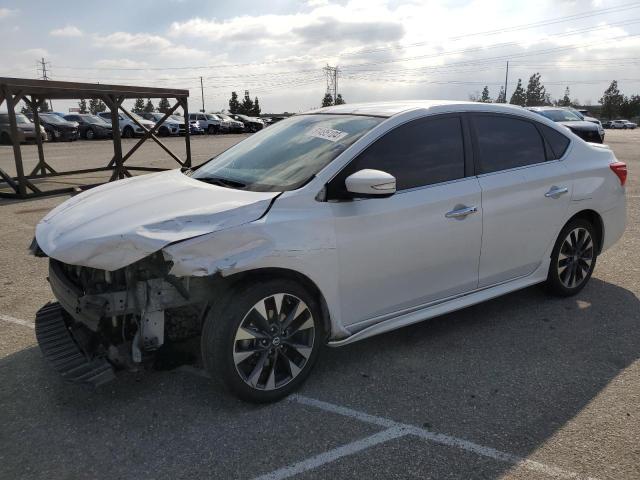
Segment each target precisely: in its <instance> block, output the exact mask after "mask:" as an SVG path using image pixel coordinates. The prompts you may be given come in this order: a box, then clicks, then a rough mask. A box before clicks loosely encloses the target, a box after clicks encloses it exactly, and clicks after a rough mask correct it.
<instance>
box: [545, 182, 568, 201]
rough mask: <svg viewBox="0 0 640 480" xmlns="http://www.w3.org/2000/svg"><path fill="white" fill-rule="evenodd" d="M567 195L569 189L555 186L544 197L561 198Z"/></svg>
mask: <svg viewBox="0 0 640 480" xmlns="http://www.w3.org/2000/svg"><path fill="white" fill-rule="evenodd" d="M565 193H569V189H568V188H567V187H556V186H555V185H554V186H553V187H551V188H550V189H549V191H548V192H547V193H545V194H544V196H545V197H547V198H559V197H560V195H564V194H565Z"/></svg>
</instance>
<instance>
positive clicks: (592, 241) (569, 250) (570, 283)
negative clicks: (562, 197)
mask: <svg viewBox="0 0 640 480" xmlns="http://www.w3.org/2000/svg"><path fill="white" fill-rule="evenodd" d="M597 241H598V239H597V236H596V234H595V230H594V228H593V225H592V224H591V223H589V222H587V221H586V220H582V219H576V220H572V221H571V222H569V223H568V224H567V225H565V227H564V228H563V229H562V231H561V232H560V235H559V236H558V239H557V240H556V244H555V246H554V247H553V252H552V253H551V265H549V273H548V275H547V287H548V289H549V291H550V292H551V293H552V294H554V295H558V296H561V297H569V296H571V295H575V294H577V293H578V292H579V291H580V290H582V289H583V288H584V286H585V285H586V284H587V282H588V281H589V278H591V274H592V273H593V269H594V268H595V266H596V258H597V251H598V250H597Z"/></svg>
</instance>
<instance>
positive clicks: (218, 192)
mask: <svg viewBox="0 0 640 480" xmlns="http://www.w3.org/2000/svg"><path fill="white" fill-rule="evenodd" d="M626 175H627V170H626V165H625V164H624V163H622V162H619V161H618V160H617V159H616V157H615V155H614V154H613V152H612V151H611V150H610V149H609V148H608V147H607V146H604V145H596V144H590V143H586V142H584V141H583V140H582V139H581V138H579V137H577V136H576V135H574V134H573V133H571V132H570V131H569V130H567V129H566V128H564V127H562V126H560V125H558V124H556V123H554V122H552V121H551V120H549V119H547V118H545V117H543V116H541V115H538V114H536V113H533V112H530V111H528V110H525V109H523V108H520V107H514V106H508V105H500V104H485V103H470V102H448V101H432V102H430V101H415V102H389V103H374V104H350V105H340V106H334V107H328V108H323V109H319V110H315V111H312V112H309V113H307V114H301V115H296V116H293V117H291V118H288V119H286V120H282V121H281V122H279V123H276V124H274V125H273V126H271V127H269V128H268V129H265V130H262V131H260V132H258V133H256V134H255V135H253V136H251V137H249V138H247V139H246V140H244V141H242V142H240V143H238V144H237V145H235V146H233V147H231V148H230V149H228V150H226V151H225V152H223V153H221V154H220V155H218V156H216V157H214V158H212V159H211V160H210V161H209V162H207V163H205V164H203V165H202V166H200V167H199V168H197V169H196V170H195V171H190V170H172V171H168V172H160V173H154V174H149V175H141V176H136V177H133V178H129V179H125V180H121V181H117V182H113V183H109V184H106V185H102V186H100V187H96V188H94V189H91V190H87V191H85V192H82V193H80V194H78V195H76V196H74V197H73V198H71V199H69V200H67V201H66V202H65V203H63V204H61V205H60V206H58V207H57V208H55V209H54V210H53V211H51V212H50V213H49V214H48V215H47V216H46V217H45V218H44V219H43V220H42V221H41V222H40V223H39V224H38V226H37V228H36V237H35V241H34V243H33V244H32V251H34V252H35V253H36V254H37V255H41V256H48V257H50V261H49V266H50V268H49V283H50V285H51V288H52V290H53V293H54V295H55V296H56V297H57V299H58V301H59V303H54V304H48V305H46V306H45V307H43V308H42V309H41V310H40V311H39V312H38V314H37V317H36V335H37V337H38V341H39V344H40V347H41V349H42V350H43V352H44V354H45V356H46V357H47V358H49V359H50V360H51V362H52V363H53V365H54V366H55V367H56V368H57V369H58V370H59V371H60V372H61V373H62V375H63V376H64V377H65V378H66V379H68V380H71V381H77V382H88V383H94V384H98V383H103V382H104V381H106V380H109V379H111V378H113V376H114V370H115V368H135V367H136V366H138V367H139V366H140V365H151V364H153V360H154V355H155V352H157V350H158V349H159V348H160V347H161V346H162V345H163V344H164V343H165V341H167V342H175V341H180V340H181V339H185V338H192V337H197V336H200V344H199V345H200V350H201V352H200V353H201V354H202V360H203V363H204V366H205V368H206V369H207V370H208V371H209V372H210V374H211V375H213V376H214V377H216V378H217V379H219V380H221V382H222V384H223V385H225V386H226V387H227V388H229V389H230V390H231V391H233V392H234V393H235V394H236V395H238V396H239V397H241V398H243V399H245V400H249V401H255V402H268V401H275V400H277V399H280V398H282V397H283V396H285V395H287V394H289V393H291V392H292V391H293V390H295V389H296V388H297V387H299V386H300V385H301V384H302V382H303V381H304V380H305V379H306V378H307V376H308V375H309V373H310V371H311V368H312V366H313V364H314V363H315V361H316V359H317V357H318V353H319V351H320V349H321V347H322V345H323V344H327V343H328V344H329V345H330V346H335V347H338V346H342V345H347V344H350V343H352V342H356V341H358V340H362V339H364V338H367V337H370V336H372V335H378V334H381V333H384V332H387V331H390V330H393V329H396V328H400V327H403V326H406V325H409V324H412V323H416V322H420V321H423V320H426V319H428V318H432V317H435V316H438V315H442V314H445V313H448V312H452V311H455V310H458V309H461V308H464V307H467V306H469V305H473V304H477V303H480V302H483V301H485V300H489V299H491V298H495V297H498V296H501V295H504V294H507V293H509V292H513V291H515V290H519V289H521V288H524V287H528V286H530V285H534V284H538V283H544V284H546V286H547V288H548V289H549V291H550V292H551V293H553V294H555V295H558V296H561V297H566V296H570V295H575V294H576V293H578V292H579V291H580V290H581V289H582V288H583V287H584V286H585V285H586V283H587V282H588V281H589V278H590V277H591V274H592V272H593V270H594V268H595V265H596V260H597V257H598V255H599V254H600V253H601V252H603V251H605V250H606V249H608V248H610V247H611V246H612V245H613V244H614V243H615V242H616V241H617V240H618V239H619V238H620V237H621V235H622V233H623V231H624V229H625V217H626V203H625V187H624V184H625V181H626ZM621 268H624V266H623V267H621ZM593 288H599V286H598V285H596V286H594V287H593ZM72 336H73V338H72ZM388 354H389V355H393V353H392V352H388ZM399 354H401V352H399ZM61 359H62V360H64V362H63V361H62V360H61ZM379 374H380V375H385V372H380V373H379Z"/></svg>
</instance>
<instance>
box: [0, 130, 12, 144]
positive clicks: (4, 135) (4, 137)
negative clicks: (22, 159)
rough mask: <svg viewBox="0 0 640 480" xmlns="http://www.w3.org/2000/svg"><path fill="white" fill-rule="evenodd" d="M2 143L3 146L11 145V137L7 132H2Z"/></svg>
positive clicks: (0, 137)
mask: <svg viewBox="0 0 640 480" xmlns="http://www.w3.org/2000/svg"><path fill="white" fill-rule="evenodd" d="M0 143H1V144H2V145H11V137H10V136H9V134H8V133H7V132H2V135H0Z"/></svg>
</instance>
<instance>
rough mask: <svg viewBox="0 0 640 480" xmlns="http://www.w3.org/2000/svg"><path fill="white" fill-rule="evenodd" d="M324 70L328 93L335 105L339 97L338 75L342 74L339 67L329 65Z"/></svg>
mask: <svg viewBox="0 0 640 480" xmlns="http://www.w3.org/2000/svg"><path fill="white" fill-rule="evenodd" d="M322 70H324V73H325V76H326V79H327V93H328V94H330V95H331V96H332V98H333V103H335V101H336V98H337V96H338V73H339V72H340V69H339V68H338V67H330V66H329V65H327V66H326V67H324V68H323V69H322Z"/></svg>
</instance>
